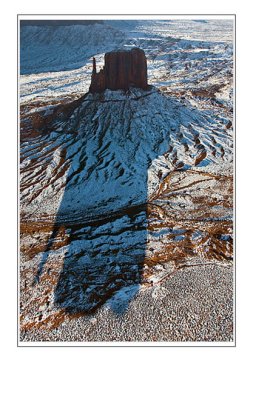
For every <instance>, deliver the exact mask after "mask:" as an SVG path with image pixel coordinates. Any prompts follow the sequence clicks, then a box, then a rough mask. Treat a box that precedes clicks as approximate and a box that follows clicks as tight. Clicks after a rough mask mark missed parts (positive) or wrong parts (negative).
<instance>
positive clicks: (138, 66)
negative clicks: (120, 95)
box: [90, 48, 148, 93]
mask: <svg viewBox="0 0 253 400" xmlns="http://www.w3.org/2000/svg"><path fill="white" fill-rule="evenodd" d="M131 87H136V88H140V89H147V88H148V82H147V59H146V56H145V53H144V51H143V50H141V49H139V48H134V49H131V50H129V51H127V50H119V51H111V52H109V53H106V54H105V65H104V67H103V68H102V69H101V70H100V71H99V72H97V70H96V60H95V58H93V71H92V77H91V85H90V92H91V93H101V92H103V91H104V90H105V89H110V90H118V89H123V90H128V89H130V88H131Z"/></svg>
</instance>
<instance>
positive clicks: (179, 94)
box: [20, 20, 233, 340]
mask: <svg viewBox="0 0 253 400" xmlns="http://www.w3.org/2000/svg"><path fill="white" fill-rule="evenodd" d="M134 46H138V47H140V48H142V49H143V50H144V51H145V53H146V56H147V60H148V81H149V84H150V85H151V86H150V88H149V90H147V91H143V90H141V89H131V90H130V91H129V92H127V93H124V92H122V91H114V92H113V91H110V90H106V91H105V93H103V94H100V95H98V94H97V95H92V94H85V93H87V92H88V88H89V85H90V78H91V68H92V63H91V61H92V57H93V56H95V57H96V59H97V61H98V63H97V64H98V66H100V65H102V64H103V56H104V53H105V52H107V51H109V50H112V49H117V48H119V47H121V48H131V47H134ZM74 68H75V69H74ZM20 70H21V76H20V124H21V126H20V128H21V133H20V140H21V146H20V157H21V160H20V173H21V183H20V201H21V267H20V268H21V316H22V317H21V328H22V329H23V331H24V340H25V335H26V332H27V331H28V332H29V331H30V330H31V329H40V328H42V329H57V327H58V326H59V325H60V324H62V322H63V321H65V320H68V318H70V317H69V315H73V313H74V314H75V313H78V312H87V311H89V312H91V311H94V310H95V309H96V308H97V307H98V306H100V305H101V304H103V303H106V305H107V307H109V308H111V309H113V310H114V311H115V312H116V313H118V314H122V313H124V312H125V311H126V309H127V307H128V305H129V302H131V300H132V299H133V298H135V296H136V295H137V293H138V291H139V290H144V289H145V288H149V287H150V285H159V284H160V282H163V281H164V280H166V279H168V277H170V276H171V275H174V274H175V273H176V272H177V271H179V270H181V269H183V268H188V267H192V266H202V267H203V268H204V267H205V265H209V264H210V263H211V264H212V265H213V263H215V262H218V263H219V265H223V266H224V267H231V263H232V255H233V251H232V242H233V236H232V228H233V222H232V219H233V210H232V203H233V196H232V193H233V177H232V171H233V22H232V21H231V20H205V21H203V20H196V21H183V20H170V21H156V20H154V21H153V20H152V21H151V20H147V21H144V20H143V21H105V22H104V24H95V25H91V26H88V27H87V26H73V27H69V26H65V27H41V26H40V27H31V26H27V27H22V29H21V69H20ZM38 299H39V304H40V305H39V311H38ZM230 317H231V315H230ZM71 318H72V317H71ZM226 338H227V337H226ZM224 340H226V339H224Z"/></svg>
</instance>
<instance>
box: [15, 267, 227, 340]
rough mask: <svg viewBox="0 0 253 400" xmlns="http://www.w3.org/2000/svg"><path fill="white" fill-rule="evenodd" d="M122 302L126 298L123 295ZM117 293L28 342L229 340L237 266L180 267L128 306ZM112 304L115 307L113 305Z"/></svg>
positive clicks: (29, 336)
mask: <svg viewBox="0 0 253 400" xmlns="http://www.w3.org/2000/svg"><path fill="white" fill-rule="evenodd" d="M121 301H123V303H124V300H121ZM119 302H120V300H119V298H118V297H117V298H116V297H115V298H114V300H113V299H112V300H110V304H111V305H112V304H114V307H110V306H109V304H106V305H104V306H103V307H102V308H100V309H99V310H98V311H97V312H96V313H94V314H92V315H90V316H82V317H79V318H76V319H71V320H69V321H65V322H64V323H63V324H62V325H60V326H59V328H57V329H54V330H51V331H49V330H42V329H38V330H31V331H28V332H26V333H24V334H22V336H21V338H20V340H21V341H24V342H36V341H39V342H40V341H41V342H82V344H85V343H84V342H163V344H165V343H164V342H199V341H204V342H231V341H233V270H232V268H231V266H228V267H226V266H224V264H223V265H221V264H220V265H219V264H215V265H214V264H212V265H206V266H194V267H188V268H185V269H182V270H179V271H177V272H176V273H175V274H173V275H171V276H170V277H169V278H167V280H165V281H163V282H162V283H160V284H159V285H154V286H152V287H148V288H142V289H141V290H140V291H139V292H138V293H137V295H136V296H135V297H134V299H133V300H132V301H131V303H130V305H129V307H128V309H127V311H125V312H124V313H121V314H120V313H117V312H115V305H116V306H117V307H118V309H120V308H124V304H123V303H122V304H120V303H119ZM112 309H114V311H113V310H112Z"/></svg>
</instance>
